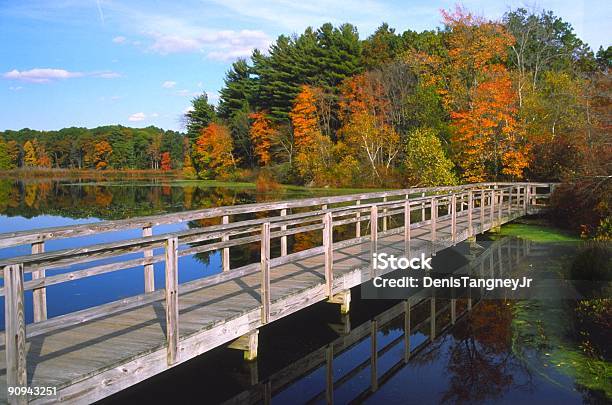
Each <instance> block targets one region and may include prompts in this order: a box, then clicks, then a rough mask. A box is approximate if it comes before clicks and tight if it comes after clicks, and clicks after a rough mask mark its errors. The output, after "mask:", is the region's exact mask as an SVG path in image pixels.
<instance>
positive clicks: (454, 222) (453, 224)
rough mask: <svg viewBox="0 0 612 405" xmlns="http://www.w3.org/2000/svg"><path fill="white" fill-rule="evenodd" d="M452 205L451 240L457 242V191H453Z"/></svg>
mask: <svg viewBox="0 0 612 405" xmlns="http://www.w3.org/2000/svg"><path fill="white" fill-rule="evenodd" d="M450 207H451V212H450V214H451V240H452V242H453V244H455V241H456V240H457V195H456V194H455V193H453V194H452V196H451V201H450Z"/></svg>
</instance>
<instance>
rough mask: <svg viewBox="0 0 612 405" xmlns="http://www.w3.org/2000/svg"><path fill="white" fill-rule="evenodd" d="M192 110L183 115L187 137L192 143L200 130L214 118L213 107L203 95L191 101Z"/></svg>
mask: <svg viewBox="0 0 612 405" xmlns="http://www.w3.org/2000/svg"><path fill="white" fill-rule="evenodd" d="M191 107H192V109H191V110H190V111H188V112H187V113H186V114H185V119H186V121H187V125H186V126H187V136H188V137H189V139H190V141H191V143H194V142H195V141H196V139H197V138H198V136H200V132H201V131H202V129H204V128H206V127H207V126H208V124H210V123H211V122H212V121H213V119H214V118H215V116H216V114H215V107H214V106H213V105H212V104H210V103H209V102H208V96H207V95H206V93H203V94H201V95H199V96H197V97H195V98H194V99H193V100H191Z"/></svg>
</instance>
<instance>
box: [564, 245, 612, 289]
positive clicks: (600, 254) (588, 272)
mask: <svg viewBox="0 0 612 405" xmlns="http://www.w3.org/2000/svg"><path fill="white" fill-rule="evenodd" d="M570 275H571V278H572V279H573V280H589V281H601V282H602V285H605V284H606V282H610V281H612V245H611V244H610V242H607V241H588V242H585V244H584V246H583V247H582V248H581V249H580V252H579V253H578V255H577V256H576V258H575V259H574V262H573V263H572V267H571V270H570Z"/></svg>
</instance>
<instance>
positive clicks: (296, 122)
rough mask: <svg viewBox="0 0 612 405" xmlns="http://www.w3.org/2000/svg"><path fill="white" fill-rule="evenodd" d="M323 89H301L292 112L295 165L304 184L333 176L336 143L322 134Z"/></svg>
mask: <svg viewBox="0 0 612 405" xmlns="http://www.w3.org/2000/svg"><path fill="white" fill-rule="evenodd" d="M321 91H322V90H321V89H315V88H313V87H311V86H306V85H304V86H302V88H301V91H300V93H299V94H298V96H297V97H296V99H295V101H294V104H293V108H292V110H291V112H290V113H289V118H290V119H291V125H292V127H293V139H294V143H295V150H296V157H295V165H296V168H297V171H298V173H299V175H300V177H301V178H302V181H304V182H305V183H310V182H313V181H315V182H319V183H321V182H323V183H327V182H326V181H324V180H323V179H324V178H326V177H327V175H328V174H329V173H330V171H331V170H332V169H331V165H332V163H333V158H332V151H333V144H332V142H331V139H330V138H329V137H328V136H326V135H324V134H323V133H322V131H321V127H320V123H321V121H324V119H320V118H321V115H323V114H321V113H320V112H319V108H318V107H319V106H320V104H319V99H318V97H319V96H320V95H319V94H318V93H320V92H321Z"/></svg>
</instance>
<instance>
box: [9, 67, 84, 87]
mask: <svg viewBox="0 0 612 405" xmlns="http://www.w3.org/2000/svg"><path fill="white" fill-rule="evenodd" d="M81 76H83V73H81V72H69V71H67V70H64V69H47V68H42V69H41V68H36V69H30V70H22V71H19V70H17V69H13V70H11V71H9V72H6V73H4V74H3V75H2V77H4V78H5V79H11V80H21V81H25V82H33V83H45V82H49V81H51V80H57V79H70V78H73V77H81Z"/></svg>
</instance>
